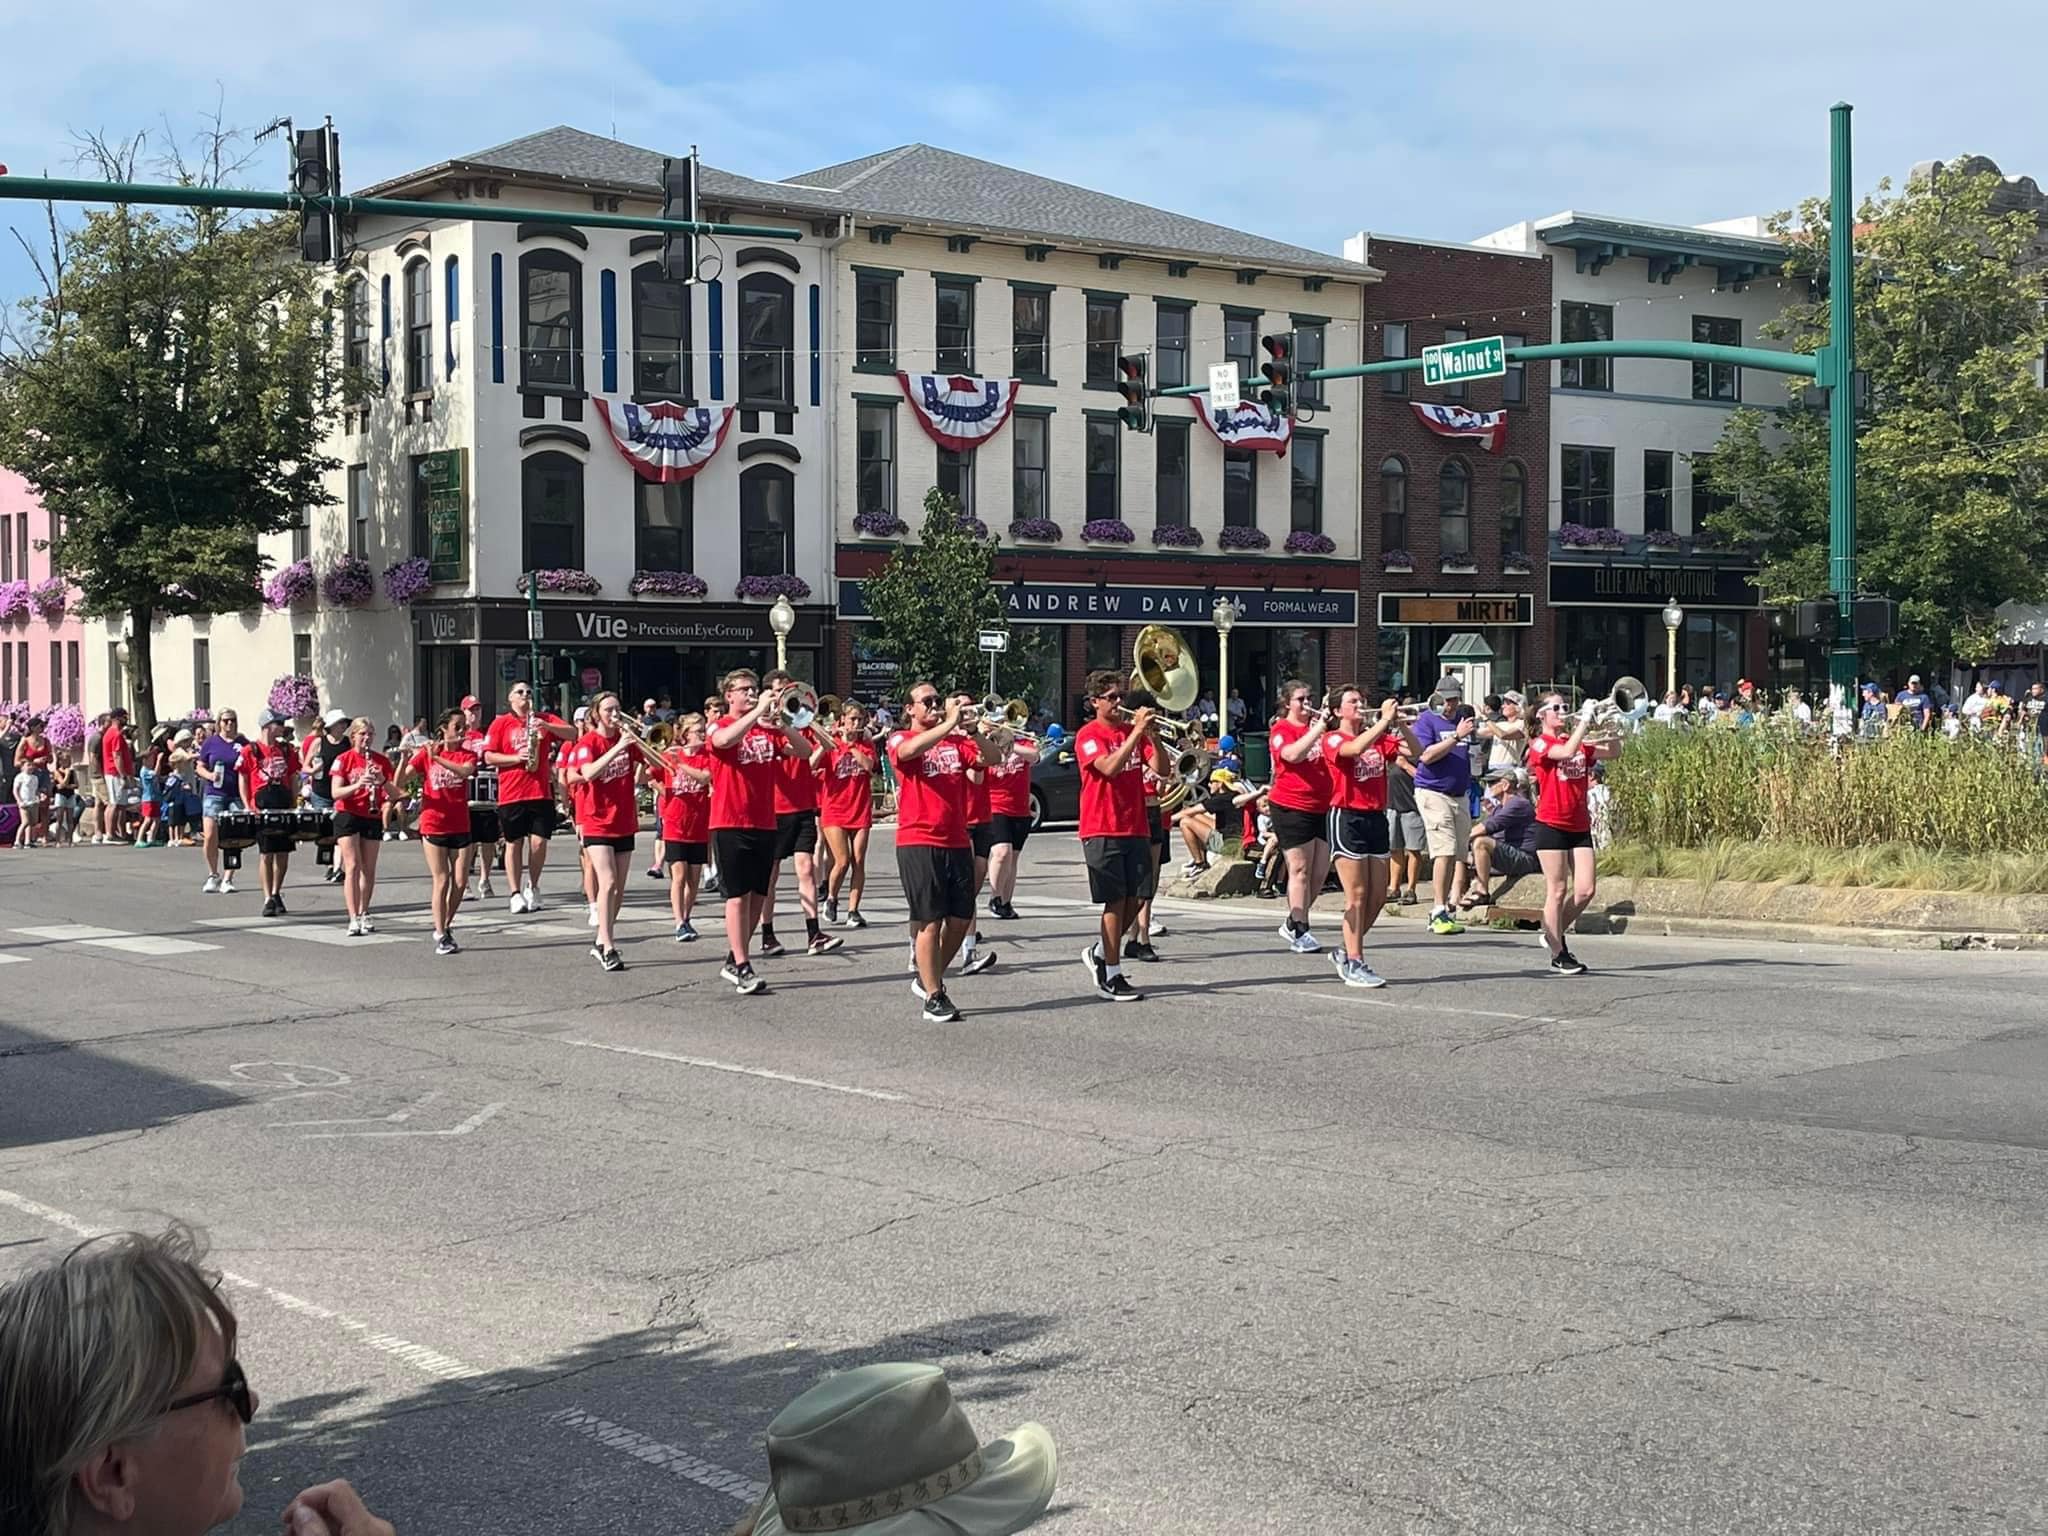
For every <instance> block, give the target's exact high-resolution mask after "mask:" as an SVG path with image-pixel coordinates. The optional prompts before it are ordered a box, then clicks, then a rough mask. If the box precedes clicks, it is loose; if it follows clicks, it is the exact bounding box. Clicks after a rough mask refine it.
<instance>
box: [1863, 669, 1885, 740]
mask: <svg viewBox="0 0 2048 1536" xmlns="http://www.w3.org/2000/svg"><path fill="white" fill-rule="evenodd" d="M1884 728H1885V706H1884V694H1883V693H1882V692H1881V691H1879V689H1878V686H1877V684H1875V683H1865V684H1864V685H1863V703H1862V706H1861V709H1860V710H1859V712H1858V721H1857V734H1859V735H1861V736H1862V737H1864V738H1865V739H1866V740H1870V739H1874V738H1876V737H1878V736H1881V735H1883V734H1884Z"/></svg>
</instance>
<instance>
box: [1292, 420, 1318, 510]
mask: <svg viewBox="0 0 2048 1536" xmlns="http://www.w3.org/2000/svg"><path fill="white" fill-rule="evenodd" d="M1287 464H1288V520H1287V528H1288V531H1289V532H1290V533H1321V532H1322V531H1323V440H1322V439H1321V438H1320V437H1303V436H1302V435H1301V434H1300V433H1299V432H1297V433H1295V435H1294V442H1293V444H1292V445H1291V446H1290V447H1289V448H1288V450H1287Z"/></svg>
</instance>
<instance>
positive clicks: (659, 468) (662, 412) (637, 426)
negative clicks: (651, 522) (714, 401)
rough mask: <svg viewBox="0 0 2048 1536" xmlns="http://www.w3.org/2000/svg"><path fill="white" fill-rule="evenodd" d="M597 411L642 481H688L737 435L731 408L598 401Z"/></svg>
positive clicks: (665, 482)
mask: <svg viewBox="0 0 2048 1536" xmlns="http://www.w3.org/2000/svg"><path fill="white" fill-rule="evenodd" d="M596 405H597V411H598V414H599V415H600V416H602V417H603V418H604V427H605V430H606V431H607V432H609V433H611V435H612V441H613V442H614V443H617V444H618V445H619V452H620V453H622V454H624V455H625V458H626V462H627V463H628V464H630V465H632V466H633V473H634V474H636V475H638V476H639V477H640V478H641V479H642V480H653V481H657V482H660V483H663V484H672V483H674V482H676V481H679V480H687V479H689V478H690V477H691V476H692V475H694V474H696V473H697V471H698V470H700V469H702V468H703V467H704V466H705V465H706V464H709V463H710V462H711V460H712V459H713V458H714V457H716V456H717V453H718V450H719V448H720V447H721V446H722V445H723V444H724V442H725V434H726V433H727V432H730V431H731V430H732V421H733V407H731V406H729V405H709V406H706V405H691V406H683V405H672V404H670V403H669V402H668V401H666V400H661V401H657V402H655V403H654V404H652V405H635V404H634V403H633V402H632V401H630V400H606V399H604V398H602V397H599V398H598V399H597V401H596Z"/></svg>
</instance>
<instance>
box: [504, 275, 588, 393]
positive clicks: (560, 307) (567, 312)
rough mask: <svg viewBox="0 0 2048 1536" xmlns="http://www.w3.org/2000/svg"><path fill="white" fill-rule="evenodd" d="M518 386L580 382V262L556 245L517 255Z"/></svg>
mask: <svg viewBox="0 0 2048 1536" xmlns="http://www.w3.org/2000/svg"><path fill="white" fill-rule="evenodd" d="M519 292H520V322H519V334H520V343H521V344H520V348H519V382H520V385H521V387H522V388H528V389H555V390H580V389H582V387H583V268H582V267H581V266H579V265H578V264H577V262H576V260H575V259H574V258H573V257H571V256H567V255H564V254H563V253H562V252H560V251H528V252H527V253H526V254H525V255H523V256H521V257H520V258H519Z"/></svg>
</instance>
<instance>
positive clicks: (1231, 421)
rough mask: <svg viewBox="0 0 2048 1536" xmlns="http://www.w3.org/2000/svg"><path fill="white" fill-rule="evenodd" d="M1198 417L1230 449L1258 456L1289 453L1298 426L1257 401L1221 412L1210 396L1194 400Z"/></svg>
mask: <svg viewBox="0 0 2048 1536" xmlns="http://www.w3.org/2000/svg"><path fill="white" fill-rule="evenodd" d="M1190 398H1191V399H1192V400H1193V401H1194V406H1195V414H1196V415H1197V416H1199V417H1201V418H1202V422H1203V424H1204V425H1205V426H1207V427H1208V429H1209V433H1210V435H1211V436H1212V437H1214V438H1215V439H1216V441H1217V442H1219V443H1221V444H1222V445H1223V446H1224V447H1226V448H1246V449H1250V450H1251V451H1252V452H1254V453H1285V452H1286V451H1287V445H1288V443H1289V442H1291V441H1292V440H1293V437H1294V423H1293V422H1291V421H1289V420H1288V419H1287V418H1286V417H1285V416H1281V415H1277V414H1275V413H1274V412H1272V411H1269V410H1267V409H1266V407H1264V406H1263V405H1260V404H1259V403H1258V402H1257V401H1256V400H1240V401H1238V403H1237V406H1236V408H1235V409H1234V410H1228V411H1219V410H1216V409H1215V408H1213V407H1212V406H1211V405H1210V404H1209V397H1208V395H1207V394H1206V393H1204V394H1199V395H1194V396H1191V397H1190Z"/></svg>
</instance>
